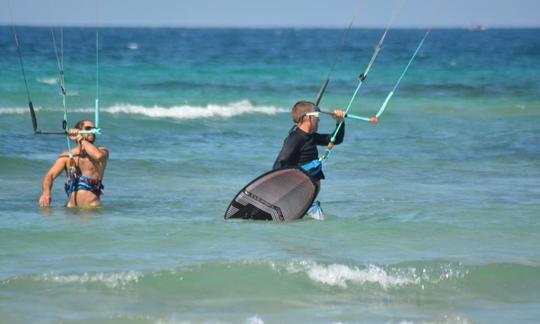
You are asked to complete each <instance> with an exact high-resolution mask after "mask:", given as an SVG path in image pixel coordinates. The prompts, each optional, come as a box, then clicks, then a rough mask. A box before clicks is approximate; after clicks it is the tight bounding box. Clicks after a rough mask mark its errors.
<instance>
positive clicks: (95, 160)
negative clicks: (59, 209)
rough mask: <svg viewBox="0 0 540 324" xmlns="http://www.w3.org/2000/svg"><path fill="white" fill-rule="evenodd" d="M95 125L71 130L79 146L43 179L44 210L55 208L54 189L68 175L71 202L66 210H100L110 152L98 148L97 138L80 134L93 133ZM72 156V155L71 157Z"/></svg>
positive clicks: (85, 123) (85, 124) (85, 122)
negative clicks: (96, 144) (53, 202)
mask: <svg viewBox="0 0 540 324" xmlns="http://www.w3.org/2000/svg"><path fill="white" fill-rule="evenodd" d="M94 128H95V127H94V123H93V122H92V121H90V120H81V121H79V122H78V123H77V124H75V127H74V128H72V129H70V130H69V132H68V134H69V138H70V139H71V140H73V141H74V142H76V143H77V147H76V148H73V149H71V151H70V152H64V153H62V154H61V155H60V156H59V157H58V159H57V160H56V162H55V163H54V165H53V166H52V167H51V169H50V170H49V171H48V172H47V174H46V175H45V177H44V178H43V193H42V194H41V196H40V197H39V205H40V206H41V207H50V206H51V189H52V186H53V182H54V180H55V179H56V178H57V177H58V176H59V175H60V174H61V173H62V172H66V175H67V177H68V180H67V182H66V184H65V190H66V194H67V196H68V202H67V203H66V207H99V206H101V200H100V199H99V197H100V195H101V194H102V191H101V190H102V189H103V185H102V183H101V181H102V180H103V176H104V174H105V168H106V166H107V160H108V158H109V150H108V149H107V148H105V147H97V146H95V145H94V141H95V140H96V135H95V134H79V131H81V130H83V131H89V130H93V129H94ZM70 153H71V154H70Z"/></svg>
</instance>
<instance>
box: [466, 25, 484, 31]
mask: <svg viewBox="0 0 540 324" xmlns="http://www.w3.org/2000/svg"><path fill="white" fill-rule="evenodd" d="M467 29H468V30H480V31H484V30H486V28H485V27H484V26H482V25H480V24H472V25H470V26H469V27H467Z"/></svg>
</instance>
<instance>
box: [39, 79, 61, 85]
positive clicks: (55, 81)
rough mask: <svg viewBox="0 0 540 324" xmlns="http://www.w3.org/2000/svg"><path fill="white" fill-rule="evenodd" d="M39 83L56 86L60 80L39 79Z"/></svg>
mask: <svg viewBox="0 0 540 324" xmlns="http://www.w3.org/2000/svg"><path fill="white" fill-rule="evenodd" d="M37 82H39V83H43V84H48V85H55V84H57V83H58V78H37Z"/></svg>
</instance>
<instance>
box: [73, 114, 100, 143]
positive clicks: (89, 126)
mask: <svg viewBox="0 0 540 324" xmlns="http://www.w3.org/2000/svg"><path fill="white" fill-rule="evenodd" d="M74 128H77V129H80V130H83V131H89V130H93V129H95V128H96V127H95V126H94V122H92V121H91V120H87V119H84V120H80V121H78V122H77V123H76V124H75V126H74ZM83 137H84V138H85V139H86V140H87V141H89V142H90V143H94V141H95V140H96V135H95V134H84V135H83Z"/></svg>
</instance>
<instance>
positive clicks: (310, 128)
mask: <svg viewBox="0 0 540 324" xmlns="http://www.w3.org/2000/svg"><path fill="white" fill-rule="evenodd" d="M319 111H320V110H319V108H318V107H316V106H315V104H313V103H312V102H309V101H299V102H297V103H296V104H295V105H294V106H293V108H292V118H293V122H294V123H295V124H296V125H295V126H294V127H293V129H292V130H291V131H290V132H289V136H287V138H285V141H284V142H283V148H282V149H281V152H279V155H278V157H277V158H276V161H275V162H274V167H273V168H272V169H273V170H275V169H279V168H283V167H289V166H300V167H301V166H304V165H306V164H308V163H310V162H312V161H314V160H317V159H318V158H319V152H318V150H317V145H328V143H330V140H331V138H332V135H333V133H334V132H335V131H334V132H332V133H331V134H319V133H317V128H318V126H319ZM332 117H333V118H334V119H335V120H336V122H338V124H339V122H341V121H343V119H344V118H345V112H344V111H342V110H335V111H334V113H333V114H332ZM336 127H337V125H336ZM344 136H345V124H344V123H343V124H342V125H341V127H340V129H339V131H338V133H337V134H336V138H335V142H334V144H341V142H343V137H344ZM309 173H310V175H311V176H312V178H313V179H314V180H315V182H316V185H317V192H318V191H319V188H320V180H321V179H324V174H323V172H322V170H318V171H317V170H315V172H309Z"/></svg>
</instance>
